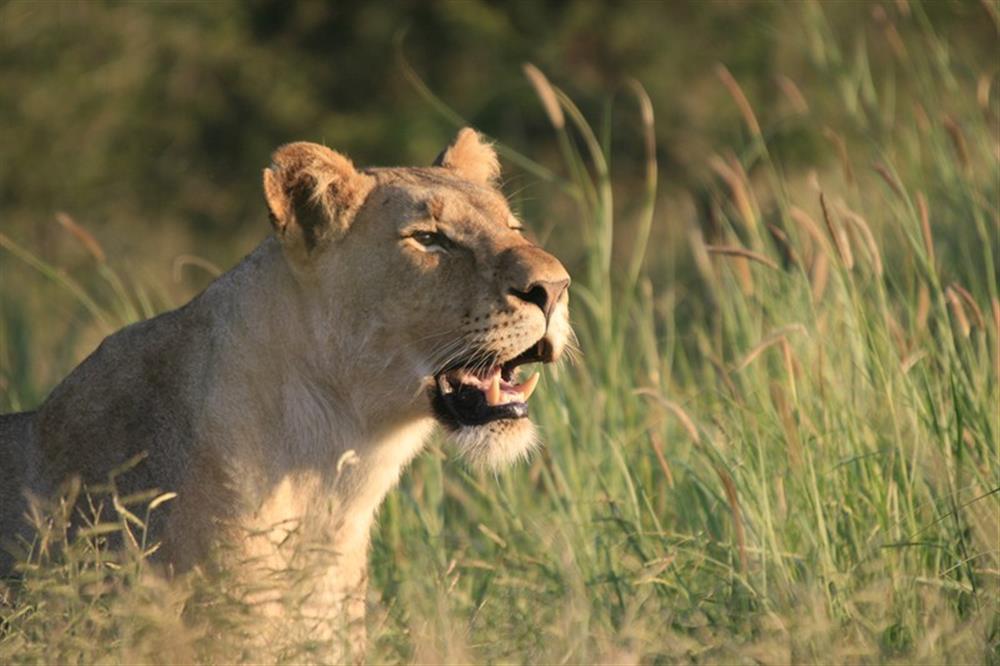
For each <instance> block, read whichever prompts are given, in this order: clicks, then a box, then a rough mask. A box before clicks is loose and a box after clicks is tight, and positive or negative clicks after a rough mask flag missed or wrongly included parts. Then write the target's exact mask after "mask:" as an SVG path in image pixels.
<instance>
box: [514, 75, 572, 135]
mask: <svg viewBox="0 0 1000 666" xmlns="http://www.w3.org/2000/svg"><path fill="white" fill-rule="evenodd" d="M522 69H523V70H524V75H525V76H527V77H528V81H529V82H530V83H531V87H532V88H534V89H535V94H536V95H538V99H539V100H540V101H541V103H542V108H543V109H545V115H547V116H548V117H549V122H550V123H552V126H553V127H555V128H556V129H559V130H561V129H562V128H564V127H565V126H566V116H564V115H563V110H562V106H561V105H560V104H559V96H558V95H557V94H556V91H555V89H554V88H553V87H552V84H551V83H549V79H548V78H547V77H546V76H545V74H543V73H542V70H540V69H538V68H537V67H535V66H534V65H532V64H531V63H530V62H526V63H524V65H523V66H522Z"/></svg>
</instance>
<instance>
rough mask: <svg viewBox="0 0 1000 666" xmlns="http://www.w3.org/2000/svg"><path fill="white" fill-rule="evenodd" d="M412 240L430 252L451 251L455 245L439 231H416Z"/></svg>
mask: <svg viewBox="0 0 1000 666" xmlns="http://www.w3.org/2000/svg"><path fill="white" fill-rule="evenodd" d="M410 238H412V239H413V240H415V241H417V242H418V243H420V244H421V245H423V246H424V248H426V249H428V250H442V251H447V250H449V249H451V247H452V245H453V244H452V242H451V239H449V238H448V237H447V236H445V235H444V234H442V233H439V232H437V231H416V232H414V233H413V235H412V236H410Z"/></svg>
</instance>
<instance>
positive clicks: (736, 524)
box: [715, 465, 747, 571]
mask: <svg viewBox="0 0 1000 666" xmlns="http://www.w3.org/2000/svg"><path fill="white" fill-rule="evenodd" d="M715 472H716V474H718V475H719V479H721V480H722V487H723V488H724V489H725V491H726V501H728V502H729V511H730V513H731V514H732V517H733V529H734V530H735V532H736V545H737V548H738V549H739V556H740V571H746V570H747V544H746V537H745V535H744V534H743V519H742V518H741V516H740V503H739V498H738V497H737V495H736V484H735V483H733V477H731V476H730V475H729V472H727V471H726V470H724V469H722V468H721V467H719V466H718V465H716V466H715Z"/></svg>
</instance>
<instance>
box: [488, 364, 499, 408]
mask: <svg viewBox="0 0 1000 666" xmlns="http://www.w3.org/2000/svg"><path fill="white" fill-rule="evenodd" d="M486 403H487V404H490V405H498V404H500V373H499V372H497V373H494V374H493V378H492V379H491V380H490V388H489V390H488V391H487V392H486Z"/></svg>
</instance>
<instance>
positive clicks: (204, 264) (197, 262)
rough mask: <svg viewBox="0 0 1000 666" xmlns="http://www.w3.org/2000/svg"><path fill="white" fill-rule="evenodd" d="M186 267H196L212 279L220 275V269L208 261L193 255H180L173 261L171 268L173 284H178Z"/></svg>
mask: <svg viewBox="0 0 1000 666" xmlns="http://www.w3.org/2000/svg"><path fill="white" fill-rule="evenodd" d="M188 266H196V267H198V268H200V269H202V270H203V271H205V272H206V273H208V274H209V275H211V276H212V277H219V276H220V275H222V269H221V268H219V267H218V266H216V265H215V264H213V263H212V262H211V261H209V260H208V259H204V258H203V257H199V256H196V255H193V254H182V255H180V256H178V257H177V258H176V259H174V262H173V265H172V266H171V275H172V277H173V279H174V282H180V281H181V277H182V272H183V270H184V269H185V268H187V267H188Z"/></svg>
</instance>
